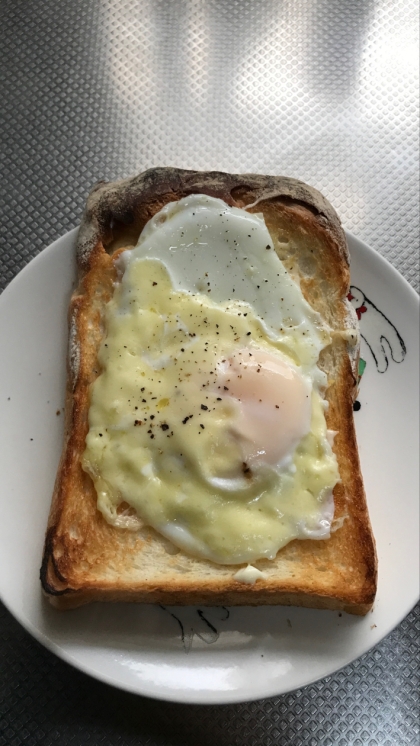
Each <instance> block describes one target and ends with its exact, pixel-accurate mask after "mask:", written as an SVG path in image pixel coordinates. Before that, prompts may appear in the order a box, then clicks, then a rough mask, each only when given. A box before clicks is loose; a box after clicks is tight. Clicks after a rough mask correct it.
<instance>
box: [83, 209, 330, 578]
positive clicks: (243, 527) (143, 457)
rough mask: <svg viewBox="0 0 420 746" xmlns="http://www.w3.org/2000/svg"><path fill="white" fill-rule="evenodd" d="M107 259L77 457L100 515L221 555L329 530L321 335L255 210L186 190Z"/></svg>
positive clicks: (259, 551)
mask: <svg viewBox="0 0 420 746" xmlns="http://www.w3.org/2000/svg"><path fill="white" fill-rule="evenodd" d="M116 261H117V264H118V270H119V273H120V280H119V282H118V283H117V284H116V287H115V292H114V295H113V298H112V300H111V301H110V303H109V304H108V305H107V308H106V313H105V328H106V334H105V336H104V340H103V343H102V345H101V348H100V350H99V362H100V365H101V371H102V372H101V374H100V375H99V377H98V378H97V379H96V381H95V382H94V384H93V386H92V389H91V403H90V409H89V432H88V435H87V438H86V449H85V453H84V457H83V467H84V469H85V470H86V471H87V472H88V473H89V474H90V475H91V477H92V479H93V481H94V483H95V487H96V491H97V495H98V508H99V510H100V511H101V512H102V513H103V515H104V517H105V519H106V520H107V521H109V522H110V523H111V524H113V525H114V526H116V527H120V528H129V529H130V528H131V529H137V528H138V527H139V525H142V524H146V525H148V526H152V527H153V528H154V529H155V530H156V531H158V532H159V533H160V534H161V535H163V536H165V537H166V538H167V539H170V541H172V542H173V543H174V544H175V545H176V546H177V547H178V548H180V549H182V550H184V551H185V552H187V553H189V554H191V555H194V556H196V557H200V558H204V559H208V560H211V561H213V562H216V563H220V564H242V563H246V562H248V563H249V562H253V561H255V560H258V559H260V558H268V559H273V558H274V557H275V556H276V554H277V552H278V551H279V550H280V549H281V548H282V547H283V546H285V545H286V544H287V543H288V542H290V541H292V540H293V539H299V538H300V539H302V538H317V539H325V538H328V537H329V535H330V528H331V521H332V519H333V513H334V503H333V498H332V491H333V488H334V486H335V484H336V483H337V482H338V481H339V472H338V467H337V461H336V457H335V455H334V453H333V450H332V447H331V441H332V436H331V433H330V432H329V431H328V430H327V425H326V421H325V409H326V402H325V400H324V391H325V387H326V384H327V380H326V376H325V374H324V373H323V372H322V371H321V370H320V368H319V367H318V365H317V363H318V359H319V355H320V352H321V350H322V349H323V348H324V347H326V346H327V345H328V344H330V342H331V333H330V329H329V328H328V327H327V326H326V325H325V324H324V323H323V322H322V319H321V317H320V316H319V314H318V313H317V312H315V311H314V309H312V307H311V306H310V305H309V304H308V302H307V301H306V300H305V298H304V297H303V294H302V292H301V289H300V287H299V285H298V284H297V283H296V282H294V280H293V279H292V278H291V276H290V274H289V273H288V272H287V271H286V269H285V267H284V266H283V264H282V262H281V261H280V259H279V258H278V256H277V254H276V252H275V250H274V246H273V241H272V239H271V236H270V233H269V231H268V229H267V227H266V224H265V222H264V218H263V216H262V215H260V214H255V213H253V214H251V213H248V212H247V211H246V210H241V209H239V208H235V207H230V206H228V205H227V204H226V203H224V202H223V201H222V200H219V199H216V198H213V197H208V196H206V195H191V196H188V197H186V198H184V199H181V200H180V201H178V202H174V203H169V204H168V205H166V206H165V207H164V208H163V209H162V210H161V211H160V212H158V213H157V214H156V215H155V216H154V217H153V218H152V219H151V220H150V221H149V222H148V223H147V225H146V226H145V228H144V230H143V231H142V233H141V235H140V238H139V241H138V244H137V246H136V247H135V248H134V249H132V250H130V251H125V252H123V253H122V254H121V255H120V256H119V258H118V259H117V260H116Z"/></svg>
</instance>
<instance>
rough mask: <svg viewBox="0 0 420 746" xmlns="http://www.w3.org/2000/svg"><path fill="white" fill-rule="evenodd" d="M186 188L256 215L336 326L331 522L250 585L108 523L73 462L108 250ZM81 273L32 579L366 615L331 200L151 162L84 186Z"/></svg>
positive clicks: (54, 588) (331, 360) (367, 577)
mask: <svg viewBox="0 0 420 746" xmlns="http://www.w3.org/2000/svg"><path fill="white" fill-rule="evenodd" d="M196 193H203V194H208V195H211V196H214V197H218V198H221V199H223V200H224V201H225V202H226V203H227V204H229V205H235V206H237V207H245V206H249V205H253V207H251V208H248V209H250V210H251V211H255V212H263V214H264V217H265V221H266V224H267V227H268V229H269V231H270V234H271V237H272V240H273V243H274V247H275V249H276V251H277V253H278V255H279V257H280V258H281V260H282V261H283V263H284V265H285V266H286V268H287V269H288V271H289V272H290V273H291V275H292V276H294V277H295V278H296V279H297V280H298V281H299V283H300V286H301V289H302V292H303V294H304V296H305V298H306V300H307V301H308V302H309V303H310V304H311V305H312V307H313V308H314V309H315V310H316V311H318V312H319V313H320V314H321V315H322V317H323V318H324V319H325V321H326V322H327V323H328V324H329V325H330V326H331V327H332V328H333V329H334V330H335V332H336V333H335V334H334V341H333V344H332V345H331V346H330V347H328V348H326V349H325V350H324V351H323V352H322V353H321V359H320V367H322V368H323V369H324V370H325V371H326V372H327V374H328V380H329V386H328V389H327V392H326V398H327V399H328V401H329V409H328V412H327V415H326V418H327V426H328V428H330V429H331V430H336V431H338V435H337V436H336V438H335V443H334V451H335V453H336V456H337V460H338V465H339V470H340V476H341V482H340V483H339V484H337V485H336V487H335V489H334V502H335V525H336V526H337V527H338V528H337V530H336V531H335V532H334V533H332V535H331V538H330V539H328V540H295V541H293V542H291V543H290V544H288V545H287V546H286V547H284V548H283V549H281V550H280V551H279V552H278V554H277V556H276V558H275V559H274V560H272V561H269V560H259V561H257V562H255V563H254V564H255V566H256V567H257V568H258V569H260V570H262V571H263V573H264V577H262V578H259V579H258V580H257V581H256V582H255V584H254V585H248V584H245V583H243V582H239V581H238V580H236V579H235V578H234V574H235V573H236V572H237V570H238V567H237V566H222V565H216V564H214V563H212V562H209V561H206V560H200V559H196V558H194V557H190V556H187V555H186V554H184V553H183V552H182V551H178V550H175V548H174V547H173V545H172V544H170V542H168V541H167V540H165V539H164V538H162V537H161V536H160V535H158V534H157V533H156V532H155V531H154V530H153V529H151V528H148V527H146V526H145V527H143V528H142V529H140V530H139V531H138V532H135V533H133V532H131V531H127V530H124V529H117V528H114V527H112V526H111V525H109V524H108V523H107V522H106V521H105V520H104V518H103V516H102V514H101V513H99V511H98V510H97V508H96V492H95V488H94V486H93V483H92V481H91V479H90V477H89V476H88V475H87V474H86V473H85V472H84V471H83V469H82V467H81V456H82V453H83V451H84V448H85V437H86V434H87V430H88V410H89V390H90V385H91V384H92V382H93V381H94V380H95V378H96V377H97V376H98V374H99V372H100V371H99V366H98V361H97V350H98V348H99V345H100V342H101V339H102V335H103V333H104V330H103V324H102V318H103V310H104V307H105V304H106V303H107V302H108V300H109V299H110V298H111V297H112V293H113V282H114V281H115V278H116V271H115V267H114V261H113V258H114V259H115V255H116V252H119V251H120V250H122V249H126V248H132V247H134V246H135V244H136V243H137V239H138V236H139V234H140V232H141V230H142V228H143V227H144V225H145V224H146V222H147V221H148V220H149V219H150V218H151V217H152V216H153V215H154V214H155V213H156V212H157V211H158V210H160V209H161V208H162V207H163V206H164V205H165V204H167V203H168V202H172V201H174V200H178V199H181V198H182V197H185V196H186V195H188V194H196ZM77 270H78V286H77V289H76V290H75V292H74V293H73V296H72V299H71V303H70V310H69V326H70V343H69V357H68V383H67V397H66V425H65V439H64V446H63V453H62V458H61V462H60V465H59V469H58V474H57V480H56V484H55V489H54V494H53V498H52V505H51V512H50V516H49V521H48V527H47V533H46V539H45V547H44V556H43V561H42V567H41V582H42V587H43V590H44V592H45V593H46V594H47V596H48V597H49V599H50V601H51V603H52V604H53V605H54V606H56V607H58V608H63V609H64V608H71V607H75V606H79V605H81V604H84V603H88V602H89V601H136V602H144V603H165V604H201V605H203V604H207V605H218V604H223V605H233V604H254V605H259V604H286V605H296V606H307V607H315V608H327V609H340V610H344V611H347V612H350V613H353V614H365V613H367V611H369V609H370V608H371V607H372V604H373V601H374V597H375V592H376V575H377V561H376V552H375V544H374V539H373V535H372V530H371V526H370V521H369V516H368V511H367V506H366V499H365V494H364V489H363V481H362V476H361V473H360V465H359V458H358V452H357V444H356V437H355V430H354V423H353V400H354V397H355V394H356V391H357V380H358V379H357V364H358V343H357V342H356V344H354V340H357V339H358V335H357V319H356V318H355V314H354V312H353V309H352V307H351V305H350V304H349V303H348V301H347V293H348V290H349V279H350V278H349V256H348V251H347V246H346V241H345V236H344V233H343V230H342V228H341V224H340V221H339V219H338V217H337V215H336V213H335V211H334V209H333V208H332V207H331V205H330V204H329V203H328V202H327V200H326V199H325V198H324V197H323V196H322V195H321V194H320V193H319V192H317V191H316V190H314V189H312V188H311V187H309V186H307V185H306V184H303V183H302V182H299V181H296V180H294V179H290V178H285V177H274V176H257V175H253V174H246V175H231V174H225V173H217V172H210V173H199V172H195V171H183V170H179V169H173V168H159V169H152V170H150V171H146V172H145V173H143V174H140V175H139V176H136V177H134V178H131V179H127V180H124V181H120V182H115V183H109V184H99V185H97V186H96V187H95V188H94V189H93V191H92V193H91V194H90V196H89V198H88V202H87V207H86V211H85V215H84V218H83V222H82V225H81V228H80V232H79V237H78V244H77ZM351 338H352V340H353V343H352V344H349V340H350V339H351Z"/></svg>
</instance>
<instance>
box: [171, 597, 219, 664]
mask: <svg viewBox="0 0 420 746" xmlns="http://www.w3.org/2000/svg"><path fill="white" fill-rule="evenodd" d="M159 606H160V608H161V609H163V611H166V612H167V613H168V614H169V615H170V616H171V617H172V618H173V619H174V620H175V622H176V623H177V625H178V629H179V632H180V633H181V641H182V645H183V647H184V650H185V652H186V653H189V652H190V650H191V647H192V643H193V639H194V635H195V636H197V637H198V638H199V639H200V640H202V642H205V643H207V645H211V643H213V642H217V640H218V639H219V634H220V633H219V631H218V629H217V627H216V624H218V623H219V622H225V621H227V619H229V610H228V609H227V608H226V607H225V606H215V607H208V608H206V609H205V610H204V611H203V610H202V609H198V608H197V607H195V606H183V607H179V606H176V607H175V606H163V605H162V604H159Z"/></svg>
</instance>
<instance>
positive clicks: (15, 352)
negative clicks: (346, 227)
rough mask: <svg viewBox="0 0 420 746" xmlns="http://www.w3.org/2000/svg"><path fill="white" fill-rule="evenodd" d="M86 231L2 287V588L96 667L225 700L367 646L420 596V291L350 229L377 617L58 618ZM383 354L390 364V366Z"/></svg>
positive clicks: (150, 691)
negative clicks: (80, 251) (54, 510)
mask: <svg viewBox="0 0 420 746" xmlns="http://www.w3.org/2000/svg"><path fill="white" fill-rule="evenodd" d="M75 235H76V232H75V231H72V232H71V233H68V234H67V235H65V236H63V237H62V238H61V239H59V240H58V241H56V242H55V243H54V244H52V246H50V247H49V248H48V249H46V250H45V251H43V252H42V253H41V254H40V255H39V256H37V257H36V258H35V259H34V260H33V261H32V262H31V263H30V264H29V265H28V266H27V267H26V268H25V269H24V270H23V271H22V272H21V273H20V274H19V276H18V277H16V278H15V280H14V281H13V282H12V283H11V284H10V285H9V287H8V288H7V289H6V290H5V292H4V293H3V295H2V296H1V297H0V349H1V356H2V363H1V370H0V442H1V448H0V505H1V521H0V592H1V597H2V599H3V601H4V603H5V604H6V606H7V607H8V608H9V610H10V611H11V612H12V614H13V615H14V616H15V617H16V618H17V619H18V620H19V622H20V623H21V624H22V625H23V626H24V627H25V628H26V629H27V630H28V631H29V632H30V633H31V634H32V635H33V636H34V637H36V638H37V639H38V640H39V641H40V642H42V643H43V644H44V645H46V646H47V647H48V648H50V649H51V650H53V651H54V652H55V653H56V654H57V655H59V656H60V657H61V658H63V659H64V660H66V661H68V662H69V663H71V664H73V665H74V666H76V667H77V668H80V669H81V670H82V671H85V672H87V673H89V674H91V675H92V676H95V677H97V678H98V679H101V680H102V681H105V682H108V683H110V684H113V685H115V686H118V687H121V688H122V689H127V690H129V691H132V692H136V693H139V694H145V695H149V696H152V697H157V698H161V699H167V700H173V701H180V702H195V703H224V702H238V701H243V700H249V699H258V698H261V697H268V696H273V695H277V694H282V693H285V692H288V691H291V690H293V689H295V688H297V687H301V686H304V685H306V684H309V683H310V682H312V681H315V680H316V679H319V678H322V677H324V676H327V675H328V674H331V673H333V672H334V671H336V670H337V669H339V668H341V667H342V666H344V665H346V664H347V663H350V662H351V661H353V660H354V659H355V658H357V657H358V656H360V655H361V654H362V653H364V652H365V651H367V650H368V649H369V648H371V647H372V646H373V645H375V644H376V643H377V642H379V640H381V639H382V638H383V637H384V636H385V635H386V634H387V633H388V632H390V630H392V629H393V627H395V626H396V625H397V624H398V623H399V622H400V620H401V619H402V618H403V617H404V616H405V615H406V614H407V613H408V612H409V611H410V609H411V608H412V607H413V605H414V604H415V602H416V600H417V597H418V585H419V581H418V567H419V561H418V542H419V540H418V508H419V502H418V476H417V461H418V453H419V446H418V432H419V430H418V359H419V354H418V344H419V333H418V331H419V330H418V297H417V295H416V293H415V292H414V291H413V290H412V288H411V287H410V286H409V285H408V284H407V282H406V281H405V280H404V279H403V278H402V277H401V276H400V275H399V274H398V273H397V272H396V271H395V270H394V269H393V268H392V267H391V266H390V265H389V264H388V263H387V262H386V261H385V260H384V259H383V258H381V257H380V256H379V255H378V254H377V253H376V252H375V251H373V250H372V249H369V248H368V247H367V246H365V245H364V244H362V243H361V242H360V241H358V240H357V239H355V238H354V237H352V236H348V239H349V245H350V250H351V254H352V284H353V290H352V292H353V295H354V300H353V303H354V305H356V306H357V307H358V308H359V309H360V310H359V314H360V316H361V329H362V333H363V335H364V337H365V339H366V341H365V342H363V348H362V357H363V358H364V359H365V360H366V371H365V374H364V376H363V381H362V387H361V394H360V403H361V409H360V411H358V412H357V413H356V415H355V417H356V423H357V424H356V426H357V432H358V438H359V447H360V456H361V461H362V469H363V473H364V478H365V484H366V492H367V495H368V502H369V509H370V514H371V518H372V523H373V528H374V532H375V535H376V540H377V547H378V555H379V589H378V595H377V601H376V604H375V608H374V611H373V612H372V613H371V614H368V615H367V617H365V618H357V617H352V616H348V615H346V614H343V615H342V616H340V615H339V614H338V613H337V612H328V611H310V610H306V609H294V608H281V607H277V608H275V607H272V608H264V607H260V608H230V609H224V608H213V609H205V608H203V609H201V610H200V609H196V608H186V609H182V608H166V609H165V608H163V607H159V606H140V605H139V606H137V605H134V604H133V605H122V604H121V605H120V604H118V605H109V606H108V605H106V604H102V605H100V604H94V605H91V606H89V607H85V608H82V609H77V610H74V611H69V612H66V613H57V612H56V611H54V610H53V609H52V608H51V607H50V606H49V604H48V603H47V602H45V600H44V599H43V598H42V596H41V591H40V585H39V565H40V561H41V553H42V544H43V538H44V530H45V525H46V520H47V515H48V510H49V505H50V497H51V493H52V489H53V483H54V477H55V472H56V468H57V463H58V459H59V453H60V449H61V436H62V426H63V416H62V414H60V415H58V414H57V413H58V412H62V407H63V399H64V397H63V393H64V380H65V352H66V336H67V335H66V311H67V303H68V300H69V296H70V292H71V288H72V281H73V277H74V270H73V248H74V241H75ZM375 360H376V362H375Z"/></svg>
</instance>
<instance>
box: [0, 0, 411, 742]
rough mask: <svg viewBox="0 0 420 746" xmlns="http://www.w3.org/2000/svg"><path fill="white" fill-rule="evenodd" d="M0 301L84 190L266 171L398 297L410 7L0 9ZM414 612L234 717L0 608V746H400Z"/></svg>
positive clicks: (406, 203)
mask: <svg viewBox="0 0 420 746" xmlns="http://www.w3.org/2000/svg"><path fill="white" fill-rule="evenodd" d="M0 55H1V71H0V88H1V93H0V117H1V147H0V162H1V166H2V168H1V172H2V178H1V180H0V215H1V236H0V240H1V244H0V281H1V284H0V288H2V287H5V285H6V284H7V283H8V282H9V281H10V280H11V279H12V278H13V276H14V275H15V274H16V273H17V272H18V271H19V270H20V269H21V268H22V267H23V266H24V265H25V264H26V263H27V262H28V261H29V259H30V258H31V257H32V256H34V255H35V254H36V253H37V252H38V251H40V250H41V249H42V248H43V247H44V246H46V245H48V244H49V243H50V242H51V241H52V240H54V239H55V238H58V237H59V236H60V235H62V234H63V233H64V232H65V231H67V230H68V229H69V228H72V227H74V226H75V225H77V222H78V220H79V217H80V213H81V210H82V208H83V204H84V200H85V196H86V194H87V192H88V191H89V189H90V187H91V185H92V184H93V183H94V182H95V181H98V180H100V179H109V178H115V177H117V176H125V175H128V174H131V173H135V172H137V171H140V170H143V169H144V168H147V167H149V166H154V165H168V164H172V165H176V166H180V167H185V168H202V169H209V168H217V169H223V170H227V171H238V172H241V171H259V172H262V173H284V174H288V175H292V176H295V177H298V178H301V179H303V180H305V181H307V182H309V183H311V184H313V185H314V186H316V187H318V188H319V189H321V191H323V192H324V193H325V195H326V196H327V197H328V198H329V199H330V200H331V201H332V202H333V204H334V205H335V207H336V208H337V210H338V212H339V213H340V215H341V217H342V220H343V223H344V225H345V227H346V228H347V229H349V230H351V231H353V232H354V233H355V234H356V235H357V236H358V237H360V238H361V239H363V240H365V241H366V242H367V243H369V244H370V245H371V246H373V247H374V248H375V249H377V250H378V251H379V252H380V253H382V254H383V255H384V256H386V257H387V258H388V259H389V260H390V261H391V262H392V263H393V264H394V265H395V266H396V267H397V268H398V269H399V271H400V272H401V273H402V274H403V275H404V276H405V277H406V278H407V279H408V280H409V282H411V284H412V285H413V286H414V287H416V288H418V253H417V249H418V233H417V232H418V140H417V134H418V118H417V101H418V96H417V90H418V88H417V85H418V80H417V3H416V2H415V0H400V1H399V2H397V1H394V0H379V1H378V2H375V1H374V0H360V1H359V0H353V2H346V1H345V0H344V1H343V0H329V1H328V0H312V1H311V2H298V1H297V0H294V1H293V2H292V0H290V1H286V0H284V1H283V2H280V1H279V0H261V1H260V2H253V1H252V0H206V1H205V0H185V1H184V0H173V1H172V2H169V0H164V1H159V0H149V1H147V0H143V1H137V2H136V1H135V0H103V1H102V2H99V1H95V0H94V1H91V2H89V3H87V2H85V1H84V0H66V1H62V2H57V0H39V1H38V2H35V0H31V1H28V0H0ZM418 637H419V614H418V607H417V609H416V610H414V611H413V612H412V613H411V614H409V616H408V617H407V618H406V619H405V620H404V622H403V623H402V624H401V625H400V626H399V627H398V628H397V629H396V630H395V631H394V632H393V633H392V634H391V635H390V636H389V637H388V638H387V639H386V640H384V641H383V642H382V643H381V644H380V645H379V646H377V647H376V648H375V649H374V650H373V651H371V652H370V653H368V654H366V655H364V656H363V657H362V658H361V659H360V660H358V661H356V662H355V663H354V664H352V665H351V666H347V667H346V668H345V669H344V670H343V671H341V672H339V673H337V674H335V675H334V676H331V677H329V678H328V679H326V680H324V681H322V682H319V683H317V684H314V685H312V686H309V687H307V688H305V689H303V690H300V691H298V692H295V693H292V694H290V695H287V696H283V697H279V698H274V699H271V700H266V701H263V702H255V703H251V704H244V705H235V706H234V705H230V706H223V707H209V708H206V707H189V706H181V705H170V704H162V703H156V702H152V701H149V700H146V699H142V698H140V697H135V696H131V695H128V694H125V693H123V692H118V691H114V690H112V689H111V688H109V687H107V686H105V685H103V684H100V683H98V682H96V681H93V680H91V679H90V678H88V677H87V676H85V675H84V674H82V673H80V672H78V671H75V670H73V669H71V668H70V667H69V666H67V665H66V664H65V663H63V662H62V661H60V660H58V659H56V658H55V657H54V656H53V655H52V654H51V653H49V652H48V651H46V650H44V649H43V648H42V647H41V646H40V645H39V644H38V643H36V642H34V641H33V640H32V639H31V638H30V637H29V636H28V635H27V633H26V632H24V631H23V630H22V629H21V627H20V626H19V625H18V624H17V623H16V622H15V621H14V620H13V619H12V617H11V616H10V615H9V614H8V612H7V611H6V610H5V609H4V608H3V607H1V612H0V673H1V681H0V746H3V745H6V744H7V745H9V744H11V745H12V744H13V746H15V745H17V744H25V745H29V744H31V745H32V744H34V745H35V744H36V745H38V744H40V745H42V746H47V745H48V746H49V745H50V744H88V743H90V744H104V745H105V744H121V745H122V744H142V745H143V744H150V745H152V744H156V745H159V746H162V745H163V744H168V745H169V744H170V745H171V746H181V745H183V744H187V745H188V746H196V745H197V746H198V744H200V745H201V744H202V745H203V746H207V745H209V746H210V745H213V744H216V743H219V744H220V746H225V745H226V746H227V745H229V746H230V745H231V744H232V746H233V745H235V746H236V745H238V746H251V744H252V746H256V745H257V744H258V745H259V744H263V745H264V746H271V745H273V746H274V744H275V745H276V746H277V744H285V745H287V746H288V745H289V744H292V745H293V746H294V745H295V744H296V746H299V745H301V746H318V744H323V745H325V746H332V745H334V746H335V745H336V744H337V745H338V744H339V745H340V746H348V745H351V746H365V745H366V744H368V745H369V746H400V745H401V746H402V745H403V744H417V743H418V737H419V717H418V709H417V694H416V693H417V688H418V684H419V658H420V655H419V645H418Z"/></svg>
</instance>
